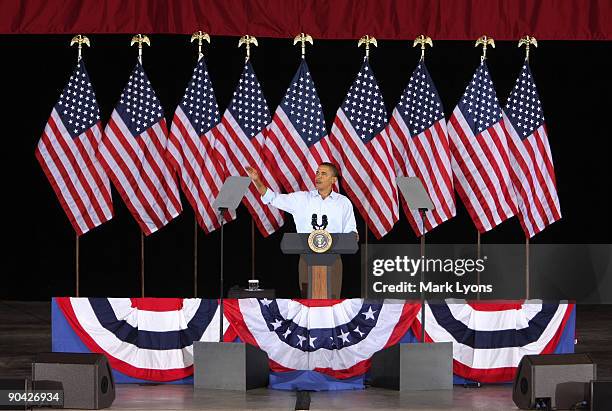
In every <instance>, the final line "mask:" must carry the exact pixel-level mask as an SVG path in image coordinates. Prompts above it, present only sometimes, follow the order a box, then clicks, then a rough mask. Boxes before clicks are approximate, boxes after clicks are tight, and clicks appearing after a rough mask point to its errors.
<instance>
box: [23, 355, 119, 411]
mask: <svg viewBox="0 0 612 411" xmlns="http://www.w3.org/2000/svg"><path fill="white" fill-rule="evenodd" d="M32 380H34V382H35V384H36V381H37V380H50V381H59V382H61V383H62V385H63V387H64V408H81V409H88V410H98V409H101V408H107V407H110V406H111V404H112V403H113V401H114V399H115V382H114V381H113V374H112V372H111V368H110V365H109V363H108V360H107V359H106V357H105V356H104V355H102V354H93V353H92V354H90V353H41V354H38V355H37V356H36V358H35V359H34V363H32Z"/></svg>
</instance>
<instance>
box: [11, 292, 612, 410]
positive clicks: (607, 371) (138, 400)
mask: <svg viewBox="0 0 612 411" xmlns="http://www.w3.org/2000/svg"><path fill="white" fill-rule="evenodd" d="M50 307H51V305H50V302H16V301H0V378H11V377H24V376H29V375H30V363H31V361H32V358H33V357H34V354H35V353H37V352H41V351H50V349H51V315H50V311H51V309H50ZM610 324H612V306H609V305H608V306H605V305H603V306H602V305H600V306H581V305H579V306H578V307H577V318H576V333H577V337H578V344H577V345H576V352H589V353H591V354H592V356H593V358H594V359H595V361H596V362H597V363H598V376H599V378H612V346H610V344H609V341H612V329H611V328H610ZM295 399H296V394H295V392H288V391H277V390H269V389H258V390H253V391H249V392H247V393H242V392H224V391H198V392H196V393H194V391H193V388H192V387H191V386H185V385H183V386H176V385H136V384H121V385H118V386H117V398H116V400H115V402H114V404H113V407H112V408H111V409H113V410H181V409H188V410H207V409H217V410H228V409H232V410H238V409H257V410H264V409H285V410H287V409H294V406H295ZM311 409H319V410H321V409H334V410H338V409H352V410H358V409H377V410H383V409H417V410H513V409H516V407H515V406H514V404H513V403H512V399H511V386H510V385H507V384H506V385H484V386H483V387H481V388H464V387H463V386H455V387H454V389H453V390H452V391H447V392H437V391H430V392H421V393H412V394H400V393H398V392H396V391H389V390H383V389H378V388H366V389H365V390H357V391H344V392H339V391H336V392H314V393H311Z"/></svg>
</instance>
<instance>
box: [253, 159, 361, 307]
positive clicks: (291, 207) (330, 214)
mask: <svg viewBox="0 0 612 411" xmlns="http://www.w3.org/2000/svg"><path fill="white" fill-rule="evenodd" d="M246 172H247V173H248V175H249V177H251V180H253V183H254V184H255V187H256V188H257V191H259V194H260V195H261V196H262V198H261V199H262V202H263V203H264V204H269V205H271V206H272V207H276V208H278V209H280V210H283V211H286V212H288V213H290V214H291V215H292V216H293V221H294V223H295V229H296V231H297V232H298V233H310V232H311V231H312V230H313V220H314V219H315V218H316V219H317V220H318V222H320V221H322V220H323V216H325V217H326V219H327V223H328V224H327V231H328V232H330V233H355V235H356V236H358V234H357V224H356V222H355V213H354V212H353V204H351V201H350V200H349V199H348V198H347V197H345V196H343V195H342V194H340V193H337V192H335V191H333V189H332V188H333V186H334V184H335V183H336V182H338V180H339V178H340V175H339V173H338V169H337V168H336V166H335V165H333V164H332V163H321V164H320V165H319V167H318V168H317V174H316V175H315V187H316V190H312V191H296V192H293V193H289V194H280V193H276V192H274V191H272V190H270V189H269V188H268V187H266V185H265V184H264V183H263V182H262V181H261V179H260V178H259V172H258V171H257V170H255V169H254V168H252V167H246ZM315 216H316V217H315ZM299 272H300V289H301V290H302V296H303V297H305V296H306V292H305V289H306V287H307V278H308V274H307V269H306V262H305V261H304V259H303V258H300V267H299ZM341 289H342V260H340V258H338V259H337V260H336V263H335V264H334V265H333V266H332V269H331V297H332V298H340V291H341Z"/></svg>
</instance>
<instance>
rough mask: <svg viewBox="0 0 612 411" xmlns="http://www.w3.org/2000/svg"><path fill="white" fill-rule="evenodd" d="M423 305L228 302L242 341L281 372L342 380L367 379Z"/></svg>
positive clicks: (352, 301)
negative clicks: (377, 358) (379, 353)
mask: <svg viewBox="0 0 612 411" xmlns="http://www.w3.org/2000/svg"><path fill="white" fill-rule="evenodd" d="M418 308H419V306H418V305H416V304H408V303H405V304H404V303H402V302H397V303H390V304H380V303H371V302H366V301H364V300H361V299H357V298H355V299H349V300H285V299H282V300H281V299H279V300H266V299H263V300H257V299H255V298H248V299H239V300H226V306H225V315H226V316H227V318H228V320H229V321H230V323H231V325H232V326H233V327H234V329H235V331H236V333H237V335H238V336H239V337H240V339H241V340H243V341H244V342H246V343H248V344H252V345H255V346H257V347H259V348H260V349H262V350H263V351H265V352H266V353H267V354H268V358H269V360H270V369H271V370H272V371H277V372H287V371H294V370H311V371H316V372H319V373H323V374H326V375H328V376H331V377H334V378H340V379H346V378H351V377H355V376H360V375H363V374H364V373H365V372H366V371H367V370H368V369H369V367H370V358H371V357H372V355H374V353H376V352H377V351H380V350H382V349H383V348H386V347H389V346H391V345H393V344H396V343H397V342H399V340H400V339H401V338H402V336H403V335H404V334H405V333H406V331H408V329H409V328H410V326H411V325H412V321H413V319H414V316H415V314H416V312H417V311H418Z"/></svg>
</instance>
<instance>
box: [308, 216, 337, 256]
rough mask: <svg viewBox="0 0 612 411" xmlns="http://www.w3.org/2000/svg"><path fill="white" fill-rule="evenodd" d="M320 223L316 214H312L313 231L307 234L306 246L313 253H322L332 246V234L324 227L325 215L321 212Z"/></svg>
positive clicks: (325, 222) (325, 225)
mask: <svg viewBox="0 0 612 411" xmlns="http://www.w3.org/2000/svg"><path fill="white" fill-rule="evenodd" d="M321 220H322V221H321V224H319V220H318V218H317V215H316V214H313V215H312V229H313V230H314V231H313V232H311V233H310V235H309V236H308V247H310V249H311V250H312V251H314V252H315V253H324V252H326V251H327V250H329V249H330V248H331V246H332V236H331V234H330V233H328V232H327V231H326V230H325V228H326V227H327V216H326V215H325V214H323V217H322V218H321Z"/></svg>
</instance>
